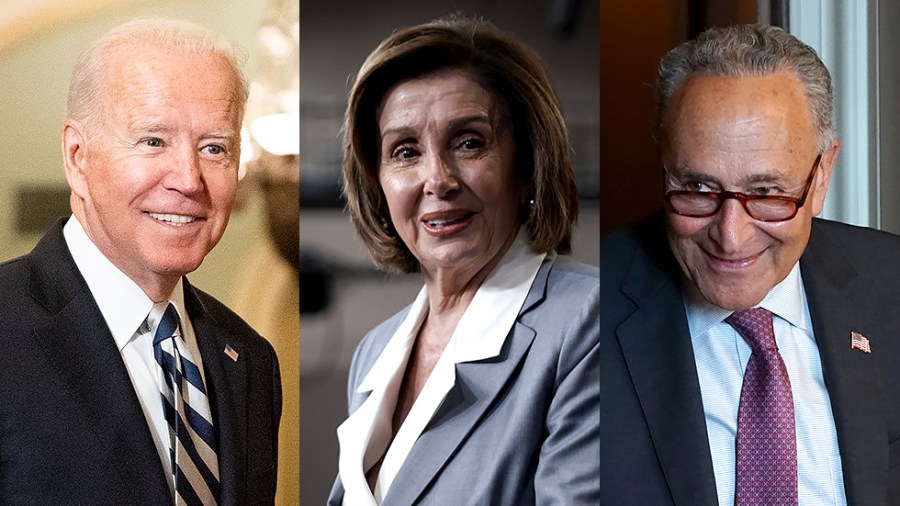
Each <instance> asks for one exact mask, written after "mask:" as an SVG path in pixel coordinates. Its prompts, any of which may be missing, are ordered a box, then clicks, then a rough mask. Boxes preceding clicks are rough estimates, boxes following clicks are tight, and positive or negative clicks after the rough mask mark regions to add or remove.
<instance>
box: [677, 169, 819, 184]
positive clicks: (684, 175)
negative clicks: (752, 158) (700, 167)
mask: <svg viewBox="0 0 900 506" xmlns="http://www.w3.org/2000/svg"><path fill="white" fill-rule="evenodd" d="M666 174H667V175H668V176H669V177H670V178H672V179H674V180H676V181H685V180H689V181H697V182H700V183H715V184H717V185H719V186H721V185H722V182H721V181H719V180H718V179H717V178H714V177H712V176H710V175H708V174H705V173H703V172H699V171H696V170H694V169H691V168H689V167H682V168H681V170H680V173H679V174H678V177H676V175H675V174H672V173H671V172H670V171H669V170H668V167H666ZM758 183H779V184H795V183H794V182H793V181H787V180H785V178H784V176H783V175H781V174H751V175H749V176H746V177H742V178H741V183H740V184H742V185H751V184H758ZM797 184H802V182H801V183H797Z"/></svg>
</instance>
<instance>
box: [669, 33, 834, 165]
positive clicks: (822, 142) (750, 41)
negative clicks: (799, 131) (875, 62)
mask: <svg viewBox="0 0 900 506" xmlns="http://www.w3.org/2000/svg"><path fill="white" fill-rule="evenodd" d="M776 72H792V73H793V74H794V75H796V76H797V78H799V79H800V82H801V83H802V84H803V87H804V90H805V93H806V98H807V100H808V101H809V108H810V115H811V116H812V117H811V119H812V123H813V127H814V128H815V130H816V135H817V137H818V150H819V151H820V152H823V151H825V150H826V149H828V148H829V147H831V145H832V144H833V143H834V141H835V139H837V133H836V132H835V131H834V124H833V123H834V121H833V115H834V92H833V90H832V88H831V75H830V74H829V73H828V69H827V68H825V64H823V63H822V60H820V59H819V57H818V55H816V51H815V50H814V49H813V48H811V47H809V46H808V45H806V44H804V43H803V42H800V40H798V39H797V38H796V37H794V36H793V35H791V34H789V33H787V32H785V31H784V30H782V29H781V28H778V27H775V26H768V25H737V26H730V27H726V28H710V29H709V30H706V31H705V32H703V33H701V34H700V35H699V36H698V37H697V38H696V39H695V40H691V41H688V42H685V43H683V44H681V45H679V46H678V47H676V48H675V49H672V50H671V51H669V52H668V53H667V54H666V55H665V56H664V57H663V59H662V61H660V63H659V71H658V75H657V80H656V100H657V106H656V111H657V121H658V124H657V128H658V132H657V133H658V136H659V138H660V139H662V138H663V135H662V134H663V119H664V116H665V112H666V107H668V105H669V99H671V98H672V95H673V94H674V93H675V91H676V90H677V89H678V87H679V86H680V85H681V84H682V82H684V80H685V79H687V78H688V77H690V76H691V75H693V74H700V75H707V76H735V77H742V76H758V75H767V74H772V73H776Z"/></svg>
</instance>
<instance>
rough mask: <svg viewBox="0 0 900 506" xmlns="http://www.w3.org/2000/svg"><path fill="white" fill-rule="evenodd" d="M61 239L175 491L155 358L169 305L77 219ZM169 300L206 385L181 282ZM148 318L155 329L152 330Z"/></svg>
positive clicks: (166, 425) (73, 218) (64, 231)
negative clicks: (113, 259) (108, 252)
mask: <svg viewBox="0 0 900 506" xmlns="http://www.w3.org/2000/svg"><path fill="white" fill-rule="evenodd" d="M63 235H64V237H65V240H66V245H67V246H68V248H69V251H70V252H71V254H72V258H73V259H74V260H75V265H76V266H77V267H78V270H79V271H80V272H81V275H82V277H84V280H85V282H86V283H87V285H88V288H89V289H90V291H91V294H92V295H93V296H94V300H95V301H96V303H97V306H98V307H99V308H100V313H102V314H103V319H104V320H105V321H106V325H107V326H108V327H109V330H110V332H111V333H112V336H113V339H114V340H115V341H116V346H117V347H118V348H119V352H120V353H121V354H122V360H124V362H125V368H126V369H127V370H128V375H129V377H131V384H132V385H133V386H134V390H135V392H136V393H137V396H138V400H139V401H140V403H141V408H142V409H143V411H144V417H145V418H146V419H147V425H148V426H149V427H150V429H151V430H150V434H151V435H152V437H153V443H154V444H155V445H156V451H157V452H158V453H159V459H160V461H161V462H162V464H163V468H164V469H165V470H166V476H167V477H168V481H169V488H170V490H171V491H174V482H173V481H172V480H173V478H172V464H171V462H169V425H168V423H167V422H166V420H165V418H164V416H163V409H162V401H161V399H160V385H161V381H162V378H161V371H160V368H159V366H158V365H157V363H156V360H155V359H154V357H153V334H154V333H155V331H156V326H157V325H158V324H159V320H160V318H161V317H162V313H163V311H165V307H166V304H165V303H160V304H156V305H154V304H153V301H152V300H150V298H149V297H147V295H146V294H145V293H144V292H143V290H141V288H140V287H139V286H138V285H137V284H136V283H135V282H134V281H132V280H131V279H130V278H129V277H128V276H126V275H125V273H123V272H122V271H120V270H119V268H118V267H116V266H115V265H113V263H112V262H110V261H109V259H108V258H106V256H104V255H103V253H101V252H100V250H99V249H98V248H97V246H96V245H95V244H94V243H93V242H92V241H91V240H90V238H89V237H88V236H87V233H86V232H85V231H84V228H83V227H82V226H81V223H79V222H78V220H77V219H76V218H75V216H74V215H73V216H71V217H70V218H69V221H68V222H67V223H66V224H65V226H64V227H63ZM169 299H170V302H172V303H173V304H174V305H175V309H176V310H178V316H179V318H180V319H181V331H182V338H183V339H184V345H185V347H186V352H187V353H186V355H187V358H189V359H190V360H191V361H192V362H194V363H195V364H196V365H197V367H198V368H199V369H200V375H201V377H203V378H204V382H205V381H206V379H205V375H204V372H203V361H202V360H199V359H198V358H199V357H200V350H199V348H198V346H197V339H196V336H195V335H194V328H193V326H192V325H191V320H190V318H189V316H188V314H187V310H186V309H185V306H184V286H183V284H182V280H181V279H179V280H178V284H177V285H175V289H174V290H173V291H172V294H171V295H170V296H169ZM148 316H149V317H150V318H149V323H151V324H152V328H151V326H150V325H148V321H147V320H148ZM136 430H139V429H136Z"/></svg>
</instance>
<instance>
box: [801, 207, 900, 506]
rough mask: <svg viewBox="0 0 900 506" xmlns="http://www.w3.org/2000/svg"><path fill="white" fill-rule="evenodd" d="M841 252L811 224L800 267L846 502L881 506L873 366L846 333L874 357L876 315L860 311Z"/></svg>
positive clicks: (884, 463) (879, 420) (882, 440)
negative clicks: (867, 343) (859, 338)
mask: <svg viewBox="0 0 900 506" xmlns="http://www.w3.org/2000/svg"><path fill="white" fill-rule="evenodd" d="M840 251H841V248H840V245H839V244H836V243H834V242H833V241H830V240H829V238H828V237H827V236H826V235H825V234H824V233H823V232H822V229H821V227H819V226H818V225H817V224H815V223H814V227H813V232H812V234H811V236H810V242H809V246H808V247H807V250H806V252H805V253H804V255H803V258H802V259H801V261H800V267H801V272H802V274H803V284H804V287H805V289H806V294H807V298H808V303H809V310H810V316H811V317H812V323H813V330H814V331H815V335H816V343H817V345H818V348H819V354H820V356H821V358H822V370H823V374H824V376H825V385H826V386H827V388H828V394H829V397H830V398H831V407H832V412H833V414H834V423H835V427H836V430H837V438H838V446H839V449H840V452H841V466H842V467H843V472H844V487H845V491H846V494H847V503H848V504H851V505H853V504H859V505H870V504H871V505H875V504H883V501H884V497H885V494H886V491H885V488H884V483H883V480H878V479H877V477H879V476H883V475H884V473H885V472H886V471H887V467H888V453H887V444H886V441H887V435H886V434H885V426H884V418H883V417H882V416H877V415H878V414H880V413H882V412H883V410H882V409H881V407H880V402H881V401H880V400H879V397H878V392H877V388H878V379H877V377H876V371H875V362H874V360H873V358H872V356H871V355H867V354H865V353H863V352H861V351H859V350H855V349H852V348H851V347H850V333H851V331H856V332H859V333H861V334H864V335H867V336H868V337H870V338H872V341H873V343H874V344H873V353H877V351H878V350H877V341H878V338H879V337H881V336H878V335H874V334H872V332H877V329H879V328H880V327H879V326H875V325H873V322H872V321H871V320H872V319H874V318H877V315H872V317H869V316H868V315H869V311H867V309H868V308H867V307H860V306H859V302H858V301H859V294H864V293H865V292H866V287H864V286H858V285H857V281H858V279H857V274H856V271H855V269H854V268H853V264H852V262H849V261H847V259H845V258H843V257H842V256H841V255H840V253H839V252H840ZM885 337H887V336H885Z"/></svg>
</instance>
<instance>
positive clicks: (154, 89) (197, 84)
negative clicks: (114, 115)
mask: <svg viewBox="0 0 900 506" xmlns="http://www.w3.org/2000/svg"><path fill="white" fill-rule="evenodd" d="M100 74H101V79H102V81H103V83H102V84H103V85H104V86H103V87H104V88H105V90H104V91H105V93H104V95H105V97H106V102H107V103H108V104H114V103H116V102H117V101H120V100H122V99H125V98H128V97H129V96H132V95H134V94H135V93H146V94H150V95H152V94H156V95H160V96H162V95H165V94H173V93H177V94H178V95H180V96H183V97H184V98H187V99H195V100H213V101H221V102H223V103H228V104H229V107H233V108H234V109H235V111H236V112H242V111H243V107H244V104H243V103H242V101H241V97H240V91H239V90H240V75H239V74H238V72H237V70H236V69H235V68H234V67H233V66H232V64H231V63H230V62H229V60H228V59H227V58H226V57H224V56H223V55H220V54H217V53H214V52H191V51H186V50H181V49H173V48H166V47H162V46H156V45H141V44H135V43H124V44H119V45H116V46H114V47H112V48H109V49H108V50H107V52H106V53H105V54H104V58H103V68H102V72H101V73H100Z"/></svg>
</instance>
